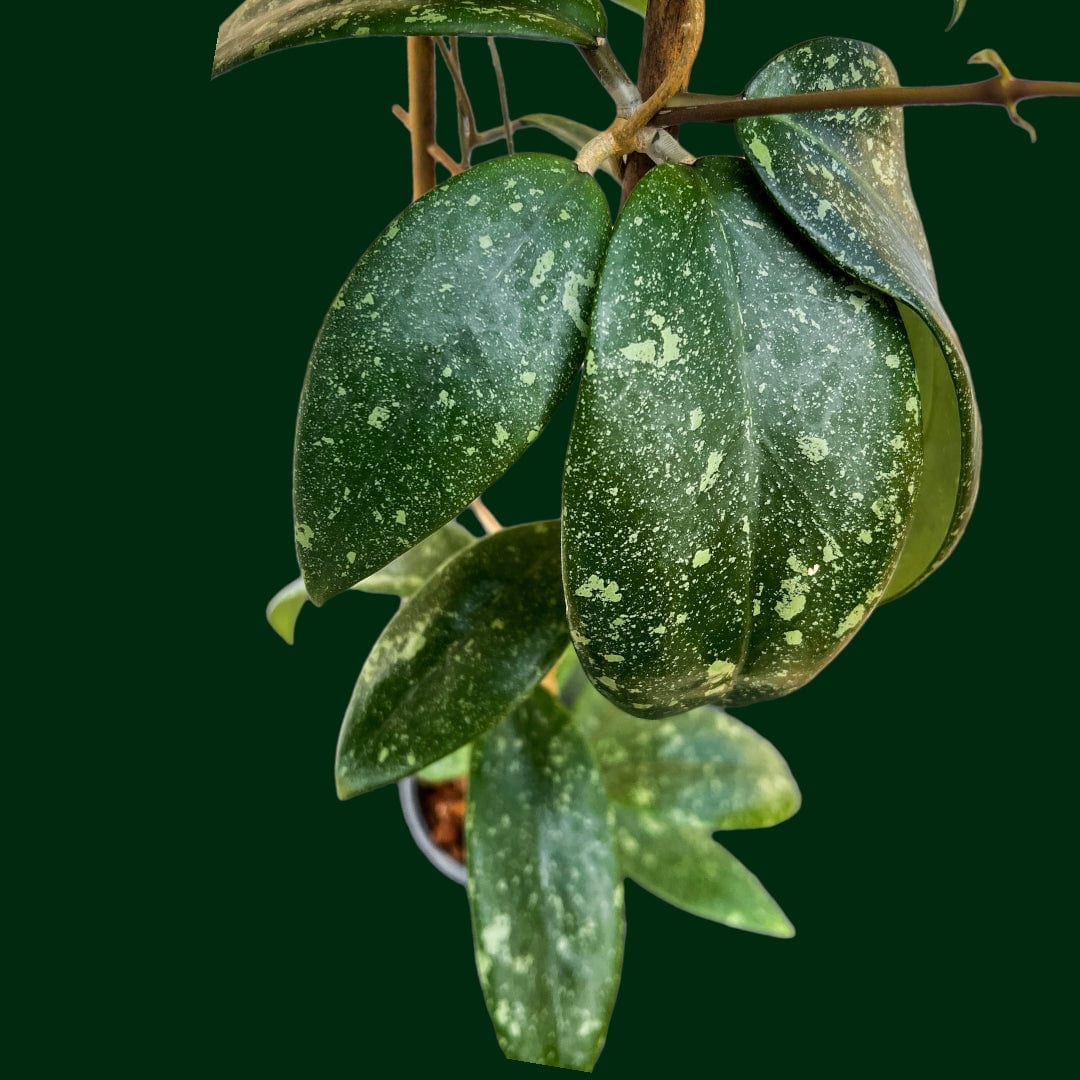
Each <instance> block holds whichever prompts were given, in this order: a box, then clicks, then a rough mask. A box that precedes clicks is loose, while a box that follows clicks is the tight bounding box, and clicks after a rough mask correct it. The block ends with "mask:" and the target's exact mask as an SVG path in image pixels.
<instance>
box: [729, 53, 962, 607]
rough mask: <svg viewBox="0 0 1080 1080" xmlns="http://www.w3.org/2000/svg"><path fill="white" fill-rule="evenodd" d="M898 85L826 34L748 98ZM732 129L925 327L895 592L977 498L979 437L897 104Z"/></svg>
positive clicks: (753, 120)
mask: <svg viewBox="0 0 1080 1080" xmlns="http://www.w3.org/2000/svg"><path fill="white" fill-rule="evenodd" d="M898 85H899V80H898V78H897V75H896V70H895V69H894V68H893V65H892V62H891V61H890V60H889V58H888V57H887V56H886V55H885V54H884V53H883V52H882V51H881V50H880V49H877V48H875V47H874V46H873V45H867V44H866V43H865V42H861V41H851V40H848V39H846V38H828V37H826V38H817V39H815V40H813V41H808V42H806V43H805V44H803V45H797V46H795V47H794V48H791V49H788V50H786V51H785V52H782V53H781V54H780V55H779V56H777V57H776V59H774V60H772V61H770V62H769V63H768V64H767V65H766V66H765V67H764V68H763V69H762V70H761V71H760V72H759V73H758V74H757V75H756V76H755V77H754V79H753V81H752V82H751V83H750V85H749V86H748V87H747V89H746V96H747V97H751V98H756V97H771V96H774V95H779V94H793V93H796V94H797V93H810V92H812V91H817V90H830V89H842V88H845V87H869V86H898ZM736 131H737V133H738V136H739V139H740V141H741V142H742V145H743V147H744V149H745V150H746V153H747V156H748V157H749V159H750V162H751V164H752V165H753V166H754V168H755V169H756V170H757V173H758V176H759V177H760V178H761V180H762V181H763V183H764V184H765V186H766V188H768V190H769V192H770V194H771V195H772V196H773V197H774V198H775V200H776V201H777V203H778V204H779V205H780V207H781V208H782V209H783V211H784V213H785V214H787V215H788V216H789V217H790V218H791V220H792V221H794V222H795V224H796V225H797V226H798V227H799V228H800V229H801V230H802V231H803V232H805V233H806V235H807V236H808V237H809V238H810V239H811V241H813V243H814V244H815V245H816V246H817V247H818V248H820V250H821V251H823V252H824V253H825V255H827V256H828V257H829V258H830V259H831V260H833V261H834V262H835V263H837V264H838V265H839V266H841V267H843V268H844V269H845V270H847V271H849V272H850V273H852V274H854V275H855V277H857V278H858V279H859V280H860V281H863V282H865V283H866V284H868V285H873V286H874V287H875V288H878V289H881V290H882V291H883V292H885V293H888V294H889V295H890V296H892V297H894V298H895V299H897V300H899V301H902V302H903V303H904V304H905V305H907V306H908V307H909V308H911V309H913V310H914V311H915V312H917V314H918V316H919V318H920V319H922V320H925V322H926V324H927V325H928V326H929V327H930V330H931V331H932V335H929V334H923V333H921V332H918V331H916V332H915V333H913V344H914V345H915V355H916V360H917V361H918V374H919V391H920V396H921V398H922V402H923V412H922V415H923V425H924V432H923V443H924V455H925V459H926V473H927V476H928V477H929V478H930V481H929V482H927V483H925V484H924V485H923V486H922V488H921V489H920V492H919V497H918V501H917V503H916V508H915V513H914V523H913V525H912V529H911V532H910V536H909V539H908V542H907V545H906V546H905V549H904V552H903V555H902V557H901V559H900V564H899V567H898V569H897V571H896V574H895V576H894V578H893V580H892V582H890V584H889V588H888V591H887V593H886V596H885V599H892V598H893V597H896V596H899V595H900V594H901V593H903V592H906V591H907V590H909V589H911V588H914V586H915V585H917V584H918V583H919V582H920V581H922V580H923V579H924V578H925V577H926V576H927V575H929V574H930V573H932V572H933V571H934V570H935V569H936V568H937V567H938V566H940V565H941V563H942V562H944V560H945V559H946V558H947V557H948V555H949V553H950V552H951V551H952V549H953V547H954V546H955V545H956V542H957V541H958V540H959V538H960V535H961V533H963V531H964V528H965V526H966V525H967V521H968V518H969V517H970V516H971V510H972V507H973V505H974V502H975V494H976V491H977V489H978V479H979V461H980V456H981V442H982V436H981V428H980V423H979V414H978V410H977V408H976V405H975V397H974V393H973V390H972V386H971V373H970V372H969V370H968V367H967V361H966V360H965V359H964V354H963V350H962V349H961V347H960V341H959V339H958V338H957V336H956V331H955V330H954V329H953V327H952V324H951V323H950V322H949V317H948V315H947V314H946V313H945V309H944V308H943V307H942V304H941V299H940V298H939V296H938V292H937V283H936V280H935V278H934V270H933V265H932V264H931V261H930V252H929V248H928V246H927V242H926V236H925V234H924V233H923V227H922V222H921V220H920V218H919V212H918V210H917V209H916V206H915V200H914V198H913V196H912V193H911V183H910V180H909V178H908V171H907V163H906V161H905V157H904V118H903V110H902V109H898V108H896V109H867V108H857V109H842V110H833V111H830V112H808V113H796V114H791V115H785V116H758V117H747V118H744V119H741V120H739V121H738V122H737V123H736ZM950 387H951V389H950Z"/></svg>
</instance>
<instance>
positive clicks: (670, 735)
mask: <svg viewBox="0 0 1080 1080" xmlns="http://www.w3.org/2000/svg"><path fill="white" fill-rule="evenodd" d="M571 711H572V713H573V716H574V719H575V721H576V722H577V724H578V726H579V727H580V728H581V729H582V731H583V732H584V733H585V735H586V737H587V738H588V740H589V743H590V745H591V746H592V748H593V753H594V754H595V755H596V760H597V763H598V765H599V766H600V774H601V776H602V777H603V779H604V787H605V788H606V790H607V793H608V798H610V799H611V800H612V802H615V803H618V804H621V805H622V806H625V807H632V808H634V809H636V810H643V811H644V810H648V811H653V812H655V813H657V814H662V815H664V816H665V817H667V818H668V819H670V820H671V821H672V822H674V823H676V824H686V825H695V826H698V827H699V828H704V829H706V830H712V829H759V828H763V827H766V826H769V825H776V824H777V823H778V822H781V821H786V820H787V819H788V818H789V817H791V816H792V814H794V813H795V812H796V811H797V810H798V809H799V805H800V803H801V801H802V797H801V795H800V794H799V788H798V786H797V785H796V783H795V778H794V777H793V776H792V775H791V771H790V770H789V769H788V767H787V763H786V762H785V761H784V759H783V758H782V757H781V756H780V754H779V752H778V751H777V749H776V747H774V746H773V745H772V743H770V742H769V741H768V740H767V739H764V738H762V736H760V735H759V734H758V733H757V732H756V731H754V730H753V729H751V728H748V727H747V726H746V725H745V724H742V723H740V722H739V721H738V720H736V719H735V717H733V716H729V715H728V714H727V713H725V712H723V711H722V710H721V709H716V708H712V707H708V706H706V707H704V708H700V709H692V710H691V711H690V712H688V713H684V714H683V715H682V716H674V717H670V718H669V719H667V720H664V721H663V722H661V723H657V722H656V721H654V720H641V719H638V718H637V717H635V716H630V715H628V714H627V713H625V712H622V711H621V710H620V709H619V708H618V707H617V706H615V705H613V704H612V703H611V702H610V701H607V700H605V699H604V698H603V697H602V696H601V695H600V694H598V693H597V692H596V690H594V689H593V688H592V687H591V686H588V685H586V686H582V687H580V690H579V693H578V694H577V697H576V698H575V700H574V702H573V705H572V706H571Z"/></svg>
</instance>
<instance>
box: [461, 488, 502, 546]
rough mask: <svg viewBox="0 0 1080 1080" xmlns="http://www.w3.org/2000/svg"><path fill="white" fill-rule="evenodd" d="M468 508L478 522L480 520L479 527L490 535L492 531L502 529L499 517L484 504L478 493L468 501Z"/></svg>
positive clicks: (495, 531)
mask: <svg viewBox="0 0 1080 1080" xmlns="http://www.w3.org/2000/svg"><path fill="white" fill-rule="evenodd" d="M469 509H470V510H471V511H472V512H473V516H474V517H475V518H476V520H477V521H478V522H480V528H482V529H483V530H484V532H485V533H487V535H488V536H491V534H492V533H497V532H499V530H500V529H502V524H501V523H500V521H499V519H498V518H497V517H496V516H495V515H494V514H493V513H492V512H491V511H490V510H489V509H488V508H487V507H486V506H485V505H484V500H483V499H481V498H480V496H479V495H477V497H476V498H475V499H473V501H472V502H471V503H469Z"/></svg>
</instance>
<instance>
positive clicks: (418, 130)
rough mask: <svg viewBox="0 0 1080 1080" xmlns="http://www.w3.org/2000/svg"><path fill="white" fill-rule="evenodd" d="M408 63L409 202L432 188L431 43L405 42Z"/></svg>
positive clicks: (417, 39)
mask: <svg viewBox="0 0 1080 1080" xmlns="http://www.w3.org/2000/svg"><path fill="white" fill-rule="evenodd" d="M405 50H406V52H405V55H406V57H407V58H408V64H409V141H410V144H411V146H412V182H413V199H414V200H415V199H419V198H420V196H421V195H423V194H424V192H425V191H430V190H431V188H433V187H434V186H435V162H434V161H433V160H432V159H431V155H430V154H429V153H428V146H429V145H430V144H431V143H433V142H434V141H435V42H434V40H433V39H432V38H429V37H410V38H406V39H405Z"/></svg>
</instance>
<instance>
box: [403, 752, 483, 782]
mask: <svg viewBox="0 0 1080 1080" xmlns="http://www.w3.org/2000/svg"><path fill="white" fill-rule="evenodd" d="M471 756H472V744H471V743H469V744H467V745H466V746H461V747H458V749H457V750H455V751H454V752H453V753H452V754H447V755H446V757H444V758H440V759H439V760H438V761H433V762H432V763H431V764H430V765H429V766H428V767H427V768H426V769H421V770H420V771H419V772H418V773H417V774H416V778H417V780H422V781H423V782H424V783H425V784H444V783H446V781H447V780H456V779H457V778H458V777H459V776H468V775H469V760H470V758H471Z"/></svg>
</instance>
